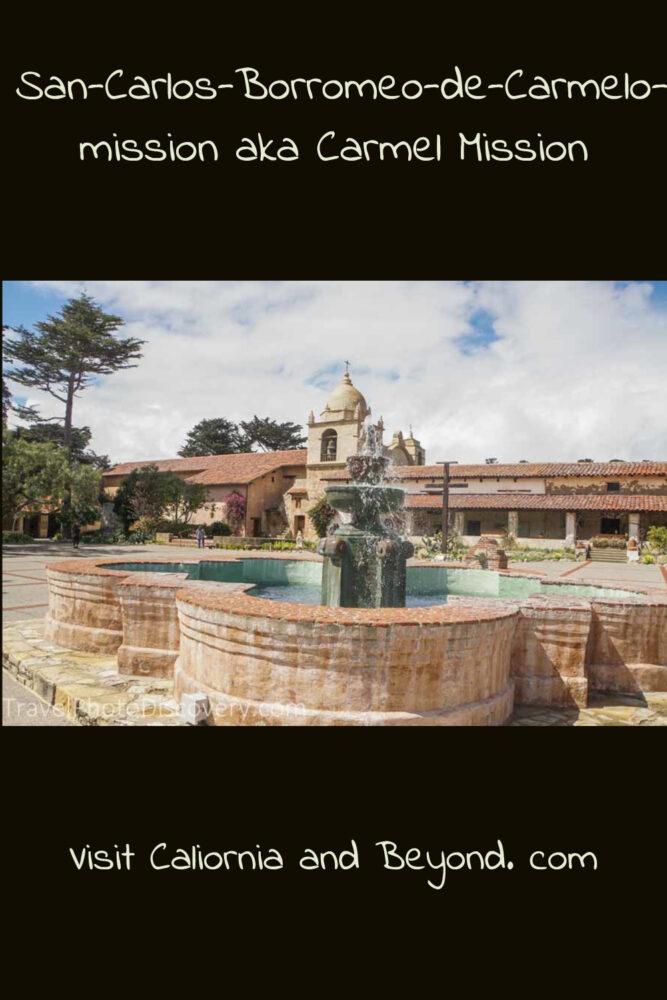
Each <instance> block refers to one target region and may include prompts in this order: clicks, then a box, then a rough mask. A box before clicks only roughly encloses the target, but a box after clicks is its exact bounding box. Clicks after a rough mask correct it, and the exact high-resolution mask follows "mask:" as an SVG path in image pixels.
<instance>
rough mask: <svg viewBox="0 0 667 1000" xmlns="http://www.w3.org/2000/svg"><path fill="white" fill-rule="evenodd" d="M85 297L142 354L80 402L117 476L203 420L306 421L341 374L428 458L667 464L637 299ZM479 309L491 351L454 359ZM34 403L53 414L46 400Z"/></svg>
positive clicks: (133, 288) (166, 293) (597, 286)
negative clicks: (119, 468)
mask: <svg viewBox="0 0 667 1000" xmlns="http://www.w3.org/2000/svg"><path fill="white" fill-rule="evenodd" d="M33 284H34V285H36V286H41V287H44V288H46V289H49V290H56V291H58V292H60V293H63V294H65V295H69V294H76V293H78V292H79V290H80V288H81V283H80V282H67V281H51V282H34V283H33ZM85 284H86V288H87V290H88V292H89V293H90V294H91V295H93V296H94V297H95V298H96V299H97V300H98V301H99V302H101V303H102V305H103V306H104V307H105V308H106V309H108V310H110V311H115V312H118V313H119V314H121V315H122V316H124V317H125V319H126V320H127V326H126V327H125V332H126V334H127V335H131V336H136V337H141V338H142V339H145V340H146V346H145V350H144V357H143V359H142V361H141V362H140V363H139V366H138V367H137V368H134V369H129V370H127V371H124V372H120V373H117V374H115V375H113V376H110V377H108V378H106V379H105V380H103V381H102V382H101V383H100V384H99V385H97V386H95V387H92V388H90V389H89V390H87V391H86V392H85V393H84V394H83V395H82V396H81V397H79V398H78V399H77V401H76V403H75V423H77V424H79V425H81V424H88V425H89V426H90V427H91V429H92V431H93V447H94V448H95V450H96V451H99V452H107V453H108V454H109V455H110V457H111V458H112V459H113V460H115V461H123V460H129V459H133V458H138V459H149V458H161V457H173V456H174V455H175V454H176V452H177V451H178V449H179V447H180V446H181V445H182V443H183V441H184V439H185V435H186V433H187V431H188V430H189V429H190V428H191V427H192V426H193V425H194V424H195V423H196V422H197V421H198V420H200V419H201V418H202V417H215V416H224V417H227V418H229V419H232V420H235V421H236V420H241V419H247V418H249V417H251V416H252V415H253V414H254V413H257V414H259V415H262V416H264V415H268V416H271V417H274V418H276V419H279V420H294V421H296V422H299V421H305V419H306V415H307V414H308V412H309V410H311V409H312V410H314V411H315V413H316V414H317V413H319V411H320V409H321V408H322V406H323V404H324V399H325V396H326V392H327V386H331V385H333V384H334V383H335V382H336V381H337V380H338V377H339V374H336V375H334V374H332V373H331V372H332V371H333V370H334V369H335V370H336V371H337V372H338V373H339V372H340V370H341V365H342V361H343V360H344V359H349V360H350V362H351V364H352V376H353V379H354V381H355V384H357V386H358V387H359V388H360V389H361V390H362V391H363V392H364V394H365V395H366V397H367V399H368V401H369V403H370V405H371V406H372V408H373V413H374V415H375V416H379V415H380V414H382V415H383V416H384V420H385V427H386V428H387V431H388V432H389V434H391V432H392V431H393V430H394V429H396V428H399V427H400V428H402V429H403V430H404V431H407V427H408V424H409V423H412V425H413V427H414V431H415V434H416V435H417V436H418V437H420V438H421V440H422V443H423V444H424V445H425V447H426V450H427V460H431V461H435V460H436V459H443V458H452V459H458V460H459V461H479V460H483V459H484V458H485V457H488V456H491V455H493V456H495V457H498V458H499V459H500V460H501V461H503V460H504V461H515V460H517V459H520V458H527V459H531V460H533V461H540V460H541V461H545V460H547V461H548V460H553V461H560V460H574V459H577V458H580V457H589V456H590V457H593V458H595V459H599V460H604V459H609V458H635V459H638V458H663V459H664V458H665V455H666V453H667V441H666V432H665V426H666V425H667V419H665V418H666V416H667V414H666V413H665V404H664V397H665V388H664V384H665V381H666V379H665V375H666V373H667V324H666V314H665V311H664V309H661V308H659V307H657V306H656V305H655V303H654V301H653V300H652V299H651V287H650V285H649V284H647V283H644V284H633V285H629V286H627V287H625V288H623V289H619V288H618V287H616V285H615V284H614V283H613V282H467V283H463V282H405V283H404V282H193V281H183V282H169V281H128V282H116V281H88V282H86V283H85ZM480 310H484V312H485V314H486V317H487V322H492V323H493V329H494V331H495V334H496V336H497V337H498V338H499V339H497V340H495V341H493V342H492V343H490V344H489V345H488V346H486V347H484V346H477V347H473V348H471V349H470V350H469V352H468V353H463V351H462V341H461V338H462V337H465V336H466V335H470V334H472V333H474V325H472V324H474V322H475V317H476V316H477V315H478V314H479V311H480ZM17 391H18V392H19V393H20V394H23V393H24V392H25V390H21V389H20V388H19V387H17ZM29 402H36V403H37V404H38V405H39V406H40V408H41V411H42V413H43V415H44V416H53V415H56V414H57V413H58V412H59V410H58V405H57V404H56V403H55V400H52V399H51V397H49V396H47V395H44V394H35V395H34V396H31V397H30V400H29Z"/></svg>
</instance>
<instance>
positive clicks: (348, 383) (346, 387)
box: [323, 372, 369, 415]
mask: <svg viewBox="0 0 667 1000" xmlns="http://www.w3.org/2000/svg"><path fill="white" fill-rule="evenodd" d="M357 404H359V405H360V407H361V411H362V414H364V415H365V414H366V413H368V412H369V409H368V405H367V403H366V400H365V399H364V397H363V395H362V393H360V392H359V390H358V389H355V387H354V386H353V385H352V379H351V378H350V376H349V374H348V372H345V374H344V375H343V377H342V379H341V380H340V382H339V384H338V385H337V386H336V388H335V389H334V390H333V392H332V393H331V394H330V396H329V397H328V399H327V401H326V403H325V410H329V411H331V410H334V411H341V410H354V409H355V408H356V406H357ZM323 412H324V411H323Z"/></svg>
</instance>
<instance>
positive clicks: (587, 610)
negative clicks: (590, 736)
mask: <svg viewBox="0 0 667 1000" xmlns="http://www.w3.org/2000/svg"><path fill="white" fill-rule="evenodd" d="M591 619H592V611H591V602H590V601H587V600H583V599H577V598H571V599H570V600H567V601H559V600H558V598H540V597H533V598H528V599H525V600H523V601H522V602H521V605H520V613H519V618H518V621H517V628H516V632H515V634H514V639H513V642H512V657H511V660H512V677H513V678H514V685H515V689H514V697H515V701H516V703H517V704H518V705H568V704H575V705H579V706H580V707H583V706H585V705H586V702H587V698H588V676H587V671H586V650H587V647H588V640H589V635H590V630H591Z"/></svg>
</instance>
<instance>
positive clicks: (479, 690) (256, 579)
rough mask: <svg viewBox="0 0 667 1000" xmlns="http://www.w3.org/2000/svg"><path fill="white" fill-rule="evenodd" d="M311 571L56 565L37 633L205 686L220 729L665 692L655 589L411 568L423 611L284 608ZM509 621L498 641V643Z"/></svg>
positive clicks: (306, 563)
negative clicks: (269, 719)
mask: <svg viewBox="0 0 667 1000" xmlns="http://www.w3.org/2000/svg"><path fill="white" fill-rule="evenodd" d="M321 572H322V563H321V561H320V560H318V559H317V557H314V556H306V557H305V558H301V559H298V560H296V559H294V558H292V557H284V556H280V555H277V554H276V555H273V556H269V557H267V556H264V555H262V556H253V557H251V556H244V557H242V558H239V557H237V556H235V555H224V556H223V555H221V556H219V557H217V558H216V557H213V558H212V557H211V554H210V553H207V554H206V556H205V557H203V558H201V559H198V558H193V559H188V560H183V561H180V562H175V561H170V560H155V559H153V560H139V559H137V560H135V561H132V562H130V561H127V562H122V561H121V560H120V559H119V558H116V559H113V558H109V557H106V558H98V559H72V560H64V561H60V562H56V563H53V564H52V565H51V566H50V567H49V568H48V571H47V575H48V581H49V601H50V607H49V614H48V617H47V632H48V636H49V638H50V639H51V641H53V642H54V643H56V644H58V645H61V646H64V647H66V648H69V649H78V650H83V651H93V652H106V653H109V652H116V651H119V648H120V647H121V646H122V647H124V649H123V652H122V653H120V654H119V659H120V661H122V665H121V669H122V671H123V672H124V673H133V674H147V673H148V674H151V673H154V672H156V673H157V675H158V676H166V675H169V674H170V672H171V671H173V672H174V675H175V680H176V687H177V690H178V691H179V692H186V691H194V690H195V688H196V685H197V684H199V685H201V686H202V687H201V689H202V690H203V689H204V688H206V690H207V691H208V690H209V689H210V691H213V692H215V691H217V692H218V695H219V703H220V705H221V711H222V722H221V724H229V722H230V718H231V716H230V714H229V712H227V708H228V709H229V711H230V712H231V710H232V708H233V710H234V712H236V713H237V717H236V718H235V719H234V720H233V724H242V723H243V718H244V719H245V721H246V724H247V723H248V722H249V721H250V720H252V719H254V720H255V722H257V723H259V722H261V721H266V720H263V719H262V714H263V713H267V712H268V713H273V714H274V715H276V716H277V717H279V718H282V719H283V720H284V719H285V718H287V717H288V716H289V713H290V712H293V710H294V708H295V707H297V706H299V705H301V706H303V707H302V708H300V709H299V711H301V712H302V716H301V719H300V720H295V719H292V721H291V722H288V723H285V722H284V721H283V722H281V723H280V724H341V725H343V724H346V725H347V724H354V723H357V724H369V725H374V724H383V725H385V724H396V725H402V724H418V725H426V724H429V725H434V724H437V725H452V724H456V725H458V724H463V723H464V722H465V720H466V719H467V720H468V723H467V724H471V725H481V724H486V723H489V724H490V723H491V722H498V721H502V718H501V717H505V716H503V712H505V710H506V709H507V711H508V712H509V711H511V695H510V694H509V693H508V692H507V690H506V688H507V686H508V685H507V682H506V678H508V677H509V679H510V684H513V685H514V687H515V701H516V703H517V704H559V705H562V704H573V703H576V704H579V705H585V704H586V697H587V691H588V689H589V688H590V689H593V690H600V691H615V692H620V693H623V692H632V693H636V692H637V691H642V690H647V691H649V690H650V691H659V690H667V594H665V593H663V592H661V591H660V592H658V591H655V590H653V591H650V590H647V591H646V592H643V593H642V592H639V591H627V590H621V589H613V590H612V589H609V588H605V587H603V586H594V585H592V584H588V583H587V584H577V583H574V582H571V581H568V582H567V583H566V582H562V583H561V582H558V581H554V580H553V579H549V578H540V577H539V576H538V575H536V574H531V573H527V572H522V573H518V572H512V571H508V572H495V571H490V570H478V569H464V568H452V567H448V566H443V564H442V563H435V562H431V563H427V562H419V563H413V564H412V565H410V566H408V601H411V600H414V599H421V600H422V601H427V600H428V601H429V602H431V604H432V602H436V603H435V605H434V606H428V607H414V606H413V607H405V608H378V609H358V608H354V609H352V608H328V607H322V606H318V605H314V606H313V605H310V606H309V605H307V604H299V603H296V601H295V600H293V598H300V599H303V598H304V597H306V598H308V597H312V594H313V589H314V588H316V587H317V586H318V585H319V581H320V577H321ZM170 574H180V575H179V576H177V577H176V578H173V577H170ZM257 594H262V595H263V596H262V597H258V596H254V595H257ZM232 599H233V603H232V604H227V603H226V604H225V605H224V607H223V606H222V605H221V604H220V603H219V602H220V601H223V600H224V601H225V602H227V601H230V600H232ZM490 612H495V614H492V615H490ZM383 616H385V617H383ZM387 616H388V617H387ZM500 621H503V622H505V626H503V627H501V626H500V624H499V622H500ZM494 623H495V624H494ZM450 627H451V628H450ZM505 627H506V628H507V629H508V630H509V633H510V636H511V641H510V642H509V643H505V640H504V639H503V640H502V641H501V640H500V638H499V637H498V635H497V634H496V633H497V631H498V630H500V632H502V633H503V635H504V628H505ZM448 629H449V631H448ZM378 630H379V631H378ZM457 630H458V632H457ZM463 636H465V638H462V637H463ZM494 636H495V638H494ZM421 639H424V641H425V643H426V645H425V646H424V649H423V650H422V649H421V646H420V642H421ZM459 639H460V640H461V644H460V646H457V642H458V640H459ZM450 640H451V641H450ZM438 649H439V652H437V650H438ZM468 649H470V650H471V651H472V652H471V654H470V657H469V656H468V654H467V652H466V650H468ZM487 649H488V650H493V652H492V653H491V654H490V656H487ZM427 650H428V653H427V652H426V651H427ZM181 653H182V656H181ZM422 653H423V654H424V657H422ZM413 661H414V665H415V669H414V670H413V672H412V674H410V673H409V671H410V670H412V663H413ZM473 662H474V664H475V665H474V667H473V666H472V665H471V664H472V663H473ZM327 664H328V666H327ZM364 664H366V666H364ZM262 671H263V673H262ZM477 675H479V676H477ZM445 677H446V678H448V679H447V681H446V682H445V680H444V678H445ZM251 678H254V679H253V680H252V683H250V679H251ZM494 678H495V679H494ZM443 684H444V688H443V687H442V685H443ZM216 685H218V686H217V687H216ZM253 685H255V686H256V690H255V694H254V695H253V694H252V691H253ZM312 685H314V686H315V688H317V689H318V690H317V691H312V692H311V691H310V686H312ZM445 689H447V690H445ZM346 691H347V695H346V694H345V692H346ZM271 692H273V694H272V693H271ZM362 692H365V694H364V697H365V698H366V701H363V699H362V697H361V694H362ZM483 692H486V694H484V693H483ZM417 695H418V697H417ZM347 696H349V700H348V701H346V700H345V698H346V697H347ZM489 698H491V699H492V701H491V702H489ZM281 699H282V700H281ZM383 699H384V700H383ZM493 699H496V700H495V701H493ZM214 700H215V699H214ZM508 705H509V706H510V707H509V708H508ZM290 706H291V708H290ZM501 706H503V707H501ZM243 713H245V715H244V716H243V718H239V717H238V716H239V715H240V714H243ZM281 713H282V715H281ZM378 713H379V714H378ZM232 715H233V713H232ZM438 720H439V721H438ZM475 720H476V721H475ZM480 720H486V721H485V722H484V723H483V721H480Z"/></svg>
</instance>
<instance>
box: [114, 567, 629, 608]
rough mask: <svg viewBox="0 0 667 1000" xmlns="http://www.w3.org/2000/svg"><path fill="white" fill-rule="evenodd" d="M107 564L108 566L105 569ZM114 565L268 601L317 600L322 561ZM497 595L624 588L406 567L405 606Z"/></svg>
mask: <svg viewBox="0 0 667 1000" xmlns="http://www.w3.org/2000/svg"><path fill="white" fill-rule="evenodd" d="M109 568H111V567H109ZM113 568H114V569H124V570H127V571H128V572H132V571H135V572H144V573H146V572H153V573H186V574H187V576H188V579H190V580H215V581H221V582H223V583H252V584H255V587H254V588H253V590H251V591H249V592H248V593H250V594H252V595H253V596H256V597H264V598H266V599H267V600H270V601H271V600H272V601H293V602H294V603H296V604H319V603H320V584H321V579H322V564H321V563H319V562H309V561H305V560H296V559H294V560H292V559H239V560H235V561H233V562H231V561H230V562H220V561H213V560H210V561H207V560H202V561H201V562H198V563H187V562H173V563H158V562H155V563H150V562H141V563H139V562H123V563H114V565H113ZM450 594H451V595H452V596H454V595H455V596H460V597H501V598H504V599H506V600H513V599H514V600H520V599H521V598H525V597H532V596H535V595H538V594H543V595H551V596H554V597H558V596H561V597H564V596H566V595H572V596H575V597H593V596H597V597H627V596H628V595H627V591H622V590H613V589H609V588H602V587H584V586H576V585H568V584H550V583H545V584H543V583H541V582H540V581H539V580H535V579H531V578H530V577H520V576H502V575H501V574H500V573H496V572H495V571H493V570H485V569H447V568H445V567H444V566H408V574H407V599H406V605H407V607H425V606H428V605H433V604H446V603H447V596H448V595H450Z"/></svg>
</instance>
